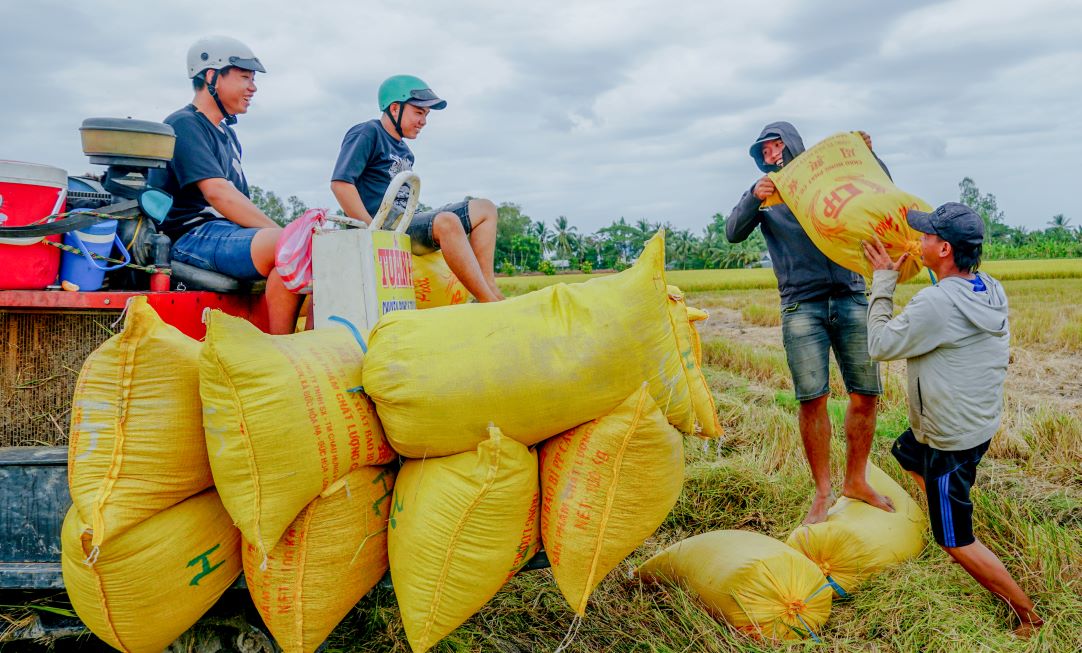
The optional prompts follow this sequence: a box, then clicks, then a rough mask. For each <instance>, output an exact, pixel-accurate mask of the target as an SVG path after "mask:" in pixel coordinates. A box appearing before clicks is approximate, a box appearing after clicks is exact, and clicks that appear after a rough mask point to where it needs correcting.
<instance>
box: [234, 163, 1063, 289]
mask: <svg viewBox="0 0 1082 653" xmlns="http://www.w3.org/2000/svg"><path fill="white" fill-rule="evenodd" d="M958 190H959V201H960V202H962V203H963V204H967V205H969V206H970V207H971V208H973V209H974V210H975V211H976V212H977V213H978V214H980V216H981V217H982V218H983V219H984V222H985V234H986V237H985V246H984V259H985V260H1000V259H1014V258H1077V257H1082V227H1080V226H1072V225H1071V224H1070V223H1071V219H1070V218H1068V217H1066V216H1064V215H1063V214H1058V215H1055V216H1052V218H1051V219H1050V220H1049V221H1048V222H1047V225H1048V226H1047V228H1045V229H1034V230H1029V229H1026V228H1025V227H1013V226H1010V225H1008V224H1007V222H1006V216H1005V215H1004V213H1003V211H1002V210H1001V209H1000V208H999V206H998V205H997V203H996V198H995V195H993V194H991V193H982V192H981V191H980V189H979V188H978V187H977V184H976V183H975V182H974V181H973V179H971V178H969V177H966V178H964V179H962V181H961V182H959V184H958ZM252 201H253V202H254V203H255V204H256V206H258V207H259V208H260V209H262V210H263V212H264V213H266V214H267V216H268V217H269V218H271V219H272V220H274V221H275V222H277V223H278V224H281V225H285V224H287V223H289V222H290V221H291V220H293V219H294V218H296V217H297V216H299V215H301V214H302V213H304V211H306V210H307V207H306V206H305V204H304V203H303V202H302V201H301V200H300V199H299V198H298V197H296V196H290V197H289V198H287V199H285V200H283V199H282V198H281V197H279V196H278V195H276V194H275V193H274V192H272V191H266V190H264V189H262V188H260V187H258V186H253V187H252ZM428 209H429V207H427V206H423V205H422V207H421V208H420V209H419V210H428ZM498 210H499V222H498V223H497V233H496V265H497V267H498V270H499V271H500V272H502V273H504V274H516V273H521V272H544V273H547V274H553V273H555V272H556V271H558V270H559V269H562V268H567V269H571V270H579V271H582V272H591V271H593V270H600V269H607V270H622V269H624V268H626V267H627V266H629V265H630V264H631V263H632V261H634V258H635V257H636V256H637V255H638V253H639V252H640V251H641V250H642V247H643V244H644V243H645V242H646V241H647V240H648V239H649V238H650V237H651V236H653V235H654V234H655V233H657V231H658V230H660V229H665V260H666V261H667V265H668V267H670V268H673V269H679V270H684V269H687V270H696V269H717V268H744V267H751V266H755V265H757V264H758V263H759V261H760V259H761V258H762V256H763V254H764V253H765V252H766V241H765V240H764V239H763V236H762V233H761V232H760V231H759V230H758V229H756V230H755V231H754V232H753V233H752V236H751V237H750V238H748V239H747V240H745V241H744V242H742V243H730V242H729V241H728V240H727V239H726V238H725V216H724V215H723V214H721V213H715V214H714V215H713V216H711V217H710V220H709V221H708V222H707V224H706V226H705V227H704V228H703V229H702V230H701V231H700V232H699V233H696V232H694V231H692V230H691V229H678V228H676V227H674V226H673V225H672V224H670V223H668V222H664V221H651V220H648V219H645V218H640V219H636V220H634V221H631V222H629V221H628V220H627V219H625V218H623V217H620V218H618V219H616V220H613V221H612V223H611V224H609V225H608V226H606V227H602V228H600V229H598V230H597V231H595V232H593V233H584V232H580V231H579V229H578V227H576V226H574V225H572V224H571V221H570V220H568V218H567V217H566V216H562V215H561V216H559V217H557V218H556V219H555V220H553V222H552V224H551V225H550V224H548V223H547V222H546V221H544V220H534V219H532V218H531V217H530V216H528V215H526V213H524V212H523V209H522V207H521V206H520V205H518V204H515V203H514V202H504V203H502V204H500V205H499V207H498Z"/></svg>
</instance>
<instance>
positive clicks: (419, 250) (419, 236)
mask: <svg viewBox="0 0 1082 653" xmlns="http://www.w3.org/2000/svg"><path fill="white" fill-rule="evenodd" d="M445 212H446V213H454V214H455V215H457V216H458V220H459V222H461V223H462V228H463V229H464V230H465V231H466V235H467V236H469V235H470V232H472V231H473V223H472V222H471V221H470V202H469V200H462V201H461V202H454V203H452V204H445V205H444V206H441V207H440V208H438V209H435V210H434V211H425V212H423V213H414V214H413V220H410V226H409V227H407V228H406V233H407V234H408V235H409V237H410V247H411V248H412V249H413V253H414V254H416V255H417V256H423V255H425V254H431V253H432V252H434V251H436V250H437V249H439V248H440V246H439V243H437V242H436V238H435V236H433V235H432V223H433V222H435V220H436V214H438V213H445ZM401 217H402V214H401V213H399V214H398V215H397V216H395V218H394V219H393V220H392V221H391V224H390V228H393V227H394V225H396V224H398V220H399V218H401Z"/></svg>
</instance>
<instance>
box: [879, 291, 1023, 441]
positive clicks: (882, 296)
mask: <svg viewBox="0 0 1082 653" xmlns="http://www.w3.org/2000/svg"><path fill="white" fill-rule="evenodd" d="M977 275H978V276H979V277H980V279H981V281H983V282H984V285H985V287H986V288H987V290H985V291H984V292H974V291H973V285H972V284H971V283H970V282H969V281H966V280H965V279H962V278H960V277H948V278H946V279H943V280H941V281H940V282H939V283H938V284H936V285H934V286H931V287H929V288H925V289H923V290H921V291H920V292H918V293H917V294H916V295H915V296H914V297H913V299H911V300H910V301H909V303H908V304H906V306H905V310H903V311H902V313H901V315H899V316H898V317H895V318H893V319H891V318H892V316H893V315H894V300H893V295H894V287H895V285H896V284H897V283H898V273H897V272H893V271H890V270H877V271H876V272H875V275H874V276H873V277H872V296H871V301H870V306H869V309H868V351H869V353H870V354H871V356H872V358H873V359H874V360H880V361H887V360H898V359H902V358H904V359H906V368H907V374H908V377H909V378H908V394H909V424H910V426H911V427H912V429H913V435H914V436H916V438H917V441H918V442H924V443H926V444H928V445H929V446H930V447H932V448H934V449H939V450H941V451H959V450H962V449H970V448H972V447H975V446H977V445H979V444H982V443H984V442H987V441H988V440H989V439H991V437H992V436H993V435H995V432H996V431H997V430H998V429H999V422H1000V417H1001V415H1002V412H1003V382H1004V380H1005V379H1006V378H1007V360H1008V358H1009V357H1010V332H1009V330H1008V328H1007V295H1006V293H1004V292H1003V286H1001V285H1000V284H999V282H998V281H996V280H995V279H993V278H992V277H990V276H988V275H987V274H984V273H983V272H978V273H977Z"/></svg>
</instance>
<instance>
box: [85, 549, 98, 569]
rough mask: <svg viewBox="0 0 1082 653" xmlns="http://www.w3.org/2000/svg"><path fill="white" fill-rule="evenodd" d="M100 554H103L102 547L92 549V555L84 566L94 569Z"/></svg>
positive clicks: (87, 558)
mask: <svg viewBox="0 0 1082 653" xmlns="http://www.w3.org/2000/svg"><path fill="white" fill-rule="evenodd" d="M100 554H101V547H100V546H96V547H94V548H93V549H90V555H88V556H87V557H86V559H85V560H83V564H84V565H86V566H87V567H93V566H94V563H95V562H97V561H98V555H100Z"/></svg>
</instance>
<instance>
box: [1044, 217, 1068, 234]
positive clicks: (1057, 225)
mask: <svg viewBox="0 0 1082 653" xmlns="http://www.w3.org/2000/svg"><path fill="white" fill-rule="evenodd" d="M1069 224H1071V219H1070V218H1068V217H1066V216H1065V215H1063V214H1062V213H1057V214H1056V215H1054V216H1052V219H1051V220H1049V221H1048V226H1049V227H1052V228H1053V229H1063V230H1064V231H1067V225H1069Z"/></svg>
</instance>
